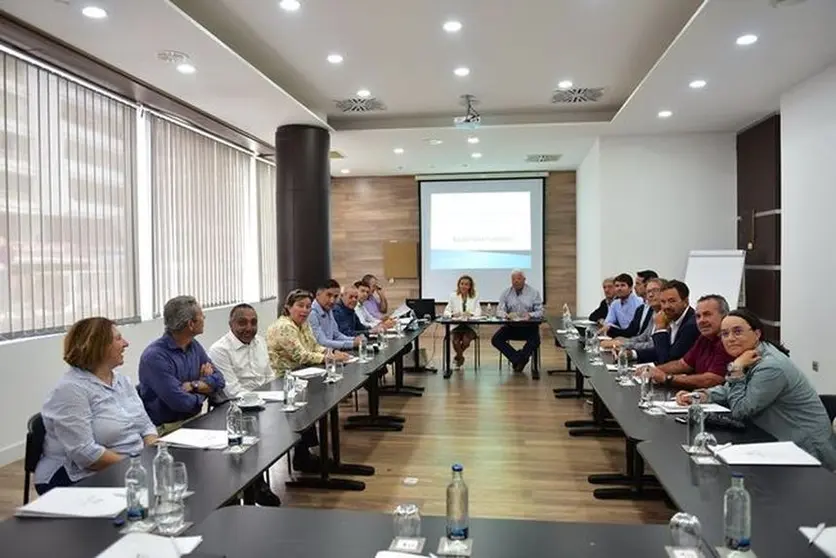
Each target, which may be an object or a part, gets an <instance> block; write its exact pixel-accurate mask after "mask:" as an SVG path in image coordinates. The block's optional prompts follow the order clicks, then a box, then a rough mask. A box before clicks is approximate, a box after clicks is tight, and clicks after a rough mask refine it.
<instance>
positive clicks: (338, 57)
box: [328, 54, 343, 64]
mask: <svg viewBox="0 0 836 558" xmlns="http://www.w3.org/2000/svg"><path fill="white" fill-rule="evenodd" d="M342 61H343V56H342V54H329V55H328V62H330V63H331V64H341V63H342Z"/></svg>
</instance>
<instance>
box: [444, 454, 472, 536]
mask: <svg viewBox="0 0 836 558" xmlns="http://www.w3.org/2000/svg"><path fill="white" fill-rule="evenodd" d="M462 471H464V467H462V466H461V465H459V464H458V463H457V464H455V465H453V480H452V481H450V484H448V485H447V538H448V539H454V540H463V539H466V538H468V536H469V534H470V527H469V524H470V518H469V516H468V509H467V497H468V495H467V485H466V484H465V483H464V479H463V478H462Z"/></svg>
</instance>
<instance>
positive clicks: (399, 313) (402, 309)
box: [392, 303, 412, 318]
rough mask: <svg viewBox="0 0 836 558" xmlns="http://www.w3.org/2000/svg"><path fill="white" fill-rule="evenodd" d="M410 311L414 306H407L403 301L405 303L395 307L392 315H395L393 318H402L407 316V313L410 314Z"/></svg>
mask: <svg viewBox="0 0 836 558" xmlns="http://www.w3.org/2000/svg"><path fill="white" fill-rule="evenodd" d="M410 312H412V308H410V307H409V306H407V305H406V303H403V304H401V305H400V306H398V307H397V308H396V309H395V311H394V312H392V317H393V318H401V317H403V316H405V315H407V314H409V313H410Z"/></svg>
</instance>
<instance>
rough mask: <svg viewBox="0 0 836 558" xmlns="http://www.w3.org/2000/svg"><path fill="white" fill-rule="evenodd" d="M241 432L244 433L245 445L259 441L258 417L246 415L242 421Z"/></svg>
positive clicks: (243, 442) (248, 445)
mask: <svg viewBox="0 0 836 558" xmlns="http://www.w3.org/2000/svg"><path fill="white" fill-rule="evenodd" d="M241 433H242V434H243V437H244V439H243V441H242V442H241V443H242V444H243V445H244V446H246V447H250V446H252V445H255V444H256V442H258V418H257V417H251V416H246V417H244V419H243V420H242V422H241Z"/></svg>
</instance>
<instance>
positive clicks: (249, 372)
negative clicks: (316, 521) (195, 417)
mask: <svg viewBox="0 0 836 558" xmlns="http://www.w3.org/2000/svg"><path fill="white" fill-rule="evenodd" d="M209 357H210V358H211V359H212V362H213V363H214V364H215V368H217V369H218V370H220V371H221V374H223V377H224V381H225V382H226V387H225V388H224V393H225V394H226V395H227V397H230V398H235V397H238V396H239V395H240V394H241V393H242V392H246V391H252V390H254V389H256V388H258V387H260V386H262V385H264V384H266V383H268V382H270V381H272V380H273V379H274V378H275V377H276V375H275V374H274V373H273V369H272V368H270V357H269V356H268V355H267V343H266V342H265V341H264V339H263V338H262V337H261V336H260V335H258V315H257V314H256V312H255V308H253V307H252V306H250V305H249V304H238V305H237V306H234V307H233V308H232V310H230V312H229V331H228V332H226V334H225V335H224V336H223V337H221V338H220V339H218V340H217V341H215V343H214V344H213V345H212V346H211V347H209ZM245 492H246V495H245V498H246V500H247V501H248V502H253V501H254V502H255V503H256V504H258V505H260V506H280V505H281V500H279V497H278V496H276V495H275V494H274V493H273V492H272V491H271V490H270V485H268V484H267V482H266V481H265V480H264V477H263V476H259V477H257V478H256V479H255V481H254V482H253V483H252V485H250V488H248V489H247V491H245Z"/></svg>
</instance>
